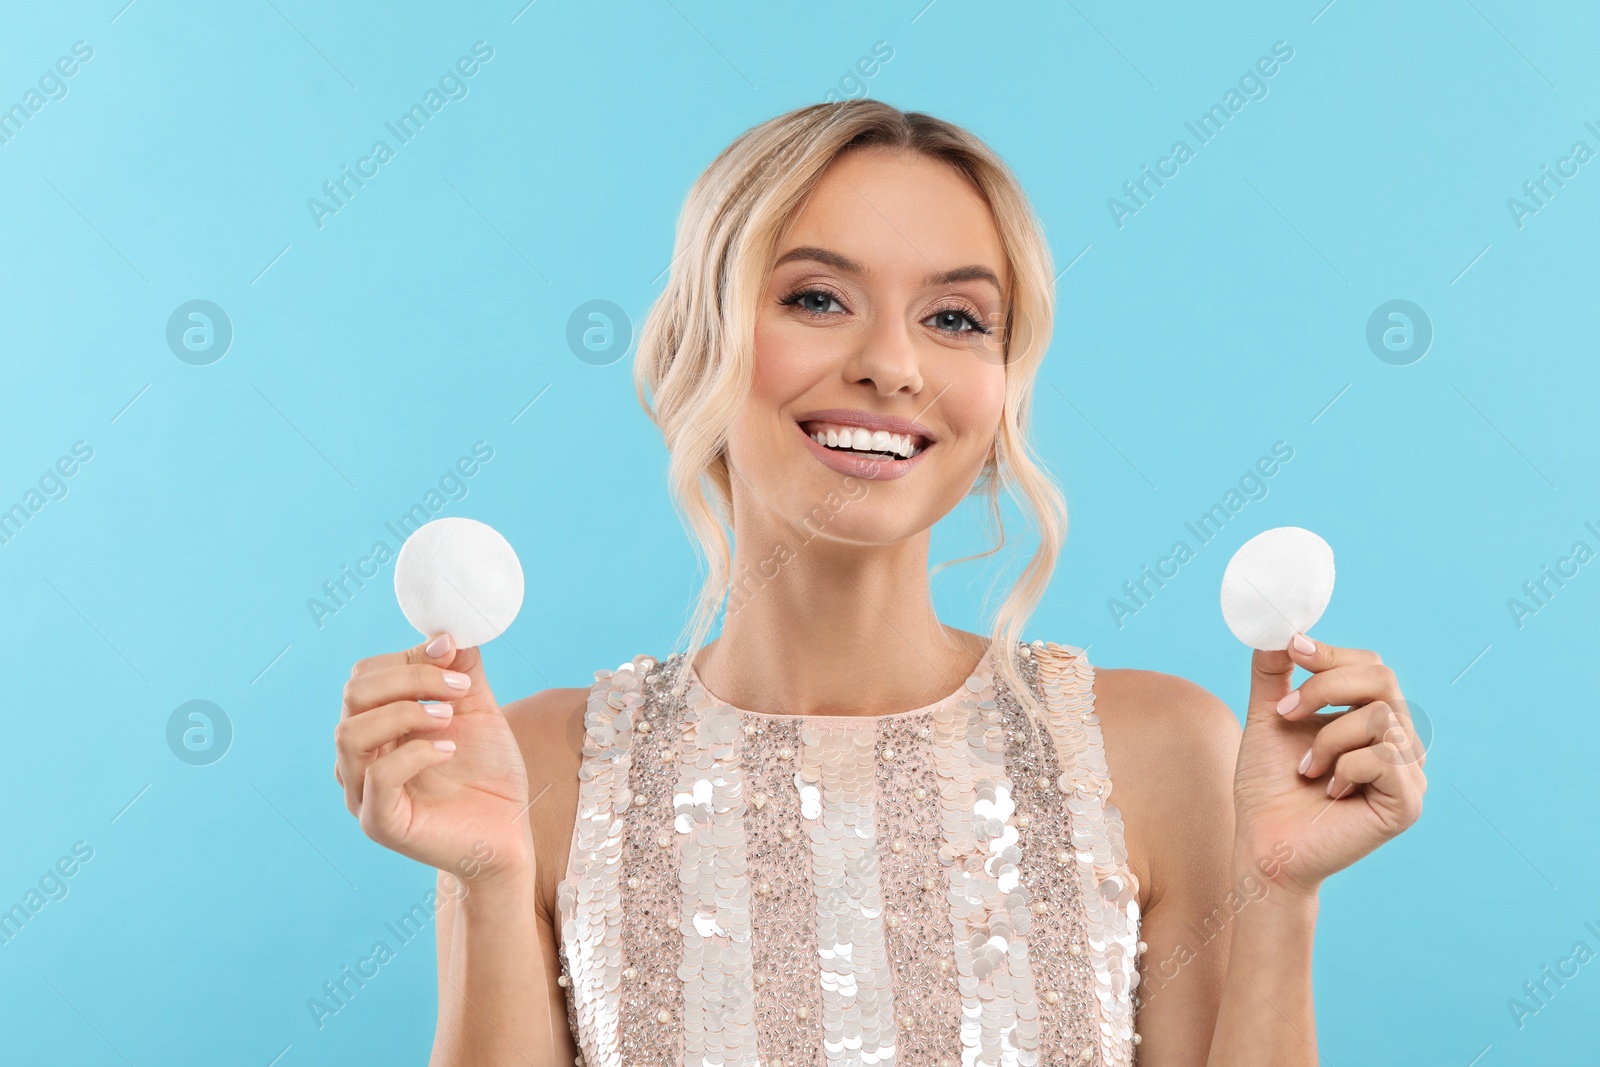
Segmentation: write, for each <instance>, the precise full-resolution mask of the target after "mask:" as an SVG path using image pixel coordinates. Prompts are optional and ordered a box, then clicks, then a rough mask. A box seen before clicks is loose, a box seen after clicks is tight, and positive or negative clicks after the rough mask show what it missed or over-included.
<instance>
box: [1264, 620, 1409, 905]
mask: <svg viewBox="0 0 1600 1067" xmlns="http://www.w3.org/2000/svg"><path fill="white" fill-rule="evenodd" d="M1307 640H1309V639H1307V638H1305V637H1303V636H1301V635H1297V636H1296V638H1295V640H1294V641H1291V642H1290V643H1289V648H1288V649H1287V650H1285V651H1261V650H1260V649H1257V650H1256V651H1255V652H1254V654H1253V655H1252V658H1251V682H1250V707H1249V710H1248V711H1247V713H1246V716H1245V726H1244V737H1243V739H1242V740H1241V741H1240V745H1239V762H1238V766H1237V769H1236V771H1235V774H1234V812H1235V817H1236V827H1235V837H1234V841H1235V856H1236V864H1238V865H1239V866H1240V867H1241V869H1242V868H1243V867H1244V866H1248V867H1249V868H1250V869H1251V870H1252V871H1260V872H1261V873H1263V874H1265V873H1267V871H1268V868H1269V866H1276V867H1277V870H1276V871H1275V872H1273V873H1272V874H1271V875H1270V876H1269V881H1271V882H1272V883H1273V884H1275V885H1277V886H1280V887H1283V888H1286V889H1290V890H1292V891H1295V892H1298V893H1303V894H1306V895H1311V894H1315V893H1316V891H1317V889H1318V887H1319V886H1320V885H1321V884H1322V880H1323V879H1324V878H1326V877H1327V876H1328V875H1330V874H1332V873H1333V872H1334V871H1337V870H1341V869H1343V868H1345V867H1348V866H1349V865H1350V864H1352V863H1354V862H1355V861H1356V860H1358V859H1360V858H1361V857H1362V856H1365V855H1366V854H1367V853H1369V852H1371V851H1372V850H1373V849H1375V848H1377V847H1378V846H1379V845H1381V844H1382V843H1383V842H1385V841H1387V840H1388V839H1389V838H1391V837H1394V836H1395V835H1397V834H1399V833H1400V832H1401V831H1403V830H1405V829H1406V828H1407V827H1409V826H1410V825H1411V824H1412V823H1414V822H1416V821H1417V817H1418V816H1419V815H1421V814H1422V795H1423V793H1424V792H1426V791H1427V778H1426V776H1425V775H1424V774H1423V771H1422V767H1423V764H1424V763H1425V762H1426V760H1427V756H1426V753H1425V752H1424V751H1423V746H1422V743H1421V741H1420V740H1419V739H1418V737H1417V732H1416V729H1415V727H1414V726H1413V724H1412V720H1411V715H1410V713H1409V709H1408V708H1407V705H1406V700H1405V698H1404V697H1403V696H1402V695H1401V693H1400V685H1399V682H1398V681H1397V680H1396V679H1395V676H1394V672H1393V671H1392V670H1390V669H1389V668H1388V667H1386V666H1384V664H1383V660H1382V659H1380V658H1379V656H1378V654H1377V653H1376V652H1369V651H1367V650H1366V649H1360V648H1338V647H1336V646H1333V645H1326V644H1323V643H1322V642H1320V641H1319V642H1315V643H1314V644H1315V647H1314V650H1313V651H1311V652H1302V651H1301V650H1300V648H1299V647H1298V646H1297V644H1296V642H1298V641H1307ZM1297 665H1298V666H1301V667H1304V668H1305V669H1306V670H1308V671H1310V672H1311V677H1310V678H1308V679H1306V681H1305V682H1304V683H1303V684H1302V685H1301V686H1300V687H1299V688H1298V689H1295V688H1292V687H1291V686H1290V684H1289V683H1290V680H1291V679H1292V677H1293V675H1294V669H1295V667H1296V666H1297ZM1346 706H1348V707H1349V709H1350V710H1348V711H1333V712H1329V711H1326V710H1325V709H1332V708H1338V707H1346ZM1319 713H1321V714H1319ZM1285 846H1287V847H1288V849H1289V850H1292V851H1290V852H1287V853H1286V852H1285ZM1285 855H1287V856H1288V858H1287V859H1286V860H1284V861H1283V862H1282V863H1281V864H1271V863H1270V861H1267V857H1268V856H1276V857H1278V858H1279V859H1283V857H1284V856H1285Z"/></svg>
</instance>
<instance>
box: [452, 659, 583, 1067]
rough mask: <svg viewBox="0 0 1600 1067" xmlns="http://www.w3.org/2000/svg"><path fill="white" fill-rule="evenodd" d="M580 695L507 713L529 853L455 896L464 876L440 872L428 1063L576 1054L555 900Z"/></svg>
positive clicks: (537, 1064)
mask: <svg viewBox="0 0 1600 1067" xmlns="http://www.w3.org/2000/svg"><path fill="white" fill-rule="evenodd" d="M586 697H587V690H585V689H547V690H545V691H543V692H540V693H536V694H534V695H533V696H530V697H527V698H526V699H524V700H519V701H516V702H514V703H512V704H508V705H506V707H505V708H504V709H503V710H504V715H505V720H506V723H507V725H508V726H509V727H510V728H511V732H512V734H513V735H514V736H515V737H516V740H517V746H518V749H519V750H520V752H521V753H522V757H523V763H524V765H525V766H526V767H527V772H528V785H529V802H528V806H527V810H526V811H525V812H523V813H522V817H521V818H520V819H519V820H518V829H519V830H521V831H523V834H522V837H521V840H522V841H523V843H524V844H525V845H526V847H527V849H528V856H529V861H528V862H527V863H519V864H517V865H516V871H517V873H516V874H515V875H514V876H513V877H508V878H503V877H500V876H499V875H498V872H497V873H496V877H495V878H494V880H493V881H485V880H484V879H483V878H481V877H479V878H468V879H467V881H466V883H465V884H466V885H467V886H468V888H467V890H466V891H465V892H464V893H463V891H462V890H461V889H459V888H455V889H454V891H453V892H451V891H450V890H451V889H452V888H453V886H459V885H460V884H461V883H458V882H455V880H454V879H453V878H452V876H451V875H450V874H449V873H447V872H443V871H441V872H440V875H439V900H440V901H441V904H440V907H439V911H438V922H437V924H436V925H437V928H438V929H437V937H438V952H439V1023H438V1029H437V1032H436V1035H435V1038H434V1048H433V1058H432V1060H430V1061H429V1062H430V1064H431V1067H456V1065H469V1064H470V1065H472V1067H500V1065H508V1067H546V1065H554V1064H570V1063H573V1062H575V1060H576V1058H577V1054H578V1052H577V1048H576V1045H575V1043H574V1041H573V1037H572V1031H571V1029H570V1028H569V1027H568V1024H567V1014H566V995H565V990H563V989H562V988H561V986H559V985H558V984H557V981H556V980H557V978H558V977H560V974H561V959H560V941H559V939H558V937H557V928H556V922H557V920H556V918H555V913H554V908H555V899H556V887H557V885H558V883H559V881H560V878H561V877H562V875H563V874H564V873H565V867H566V858H567V851H568V848H569V846H570V843H571V840H572V837H571V830H572V824H573V820H574V817H575V815H576V812H577V771H578V764H579V761H580V754H581V750H582V744H583V711H584V708H585V706H586ZM469 873H470V872H469ZM480 883H481V884H480Z"/></svg>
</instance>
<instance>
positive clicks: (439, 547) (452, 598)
mask: <svg viewBox="0 0 1600 1067" xmlns="http://www.w3.org/2000/svg"><path fill="white" fill-rule="evenodd" d="M394 594H395V596H396V597H398V598H399V600H400V610H401V611H402V612H403V613H404V614H405V617H406V621H407V622H409V623H410V624H411V625H412V626H415V627H416V628H417V629H418V630H420V631H422V633H423V634H424V635H425V636H432V635H433V634H437V633H447V634H449V635H450V636H451V638H452V639H453V640H454V641H455V643H456V647H457V648H472V647H473V646H475V645H482V644H486V643H487V642H489V641H493V640H494V639H495V638H496V637H499V636H500V635H501V634H503V633H505V631H506V630H507V628H509V627H510V626H511V622H512V620H513V619H515V618H516V617H517V612H518V611H519V610H520V609H521V608H522V564H521V563H519V562H517V554H516V552H515V551H513V550H512V548H511V544H510V542H508V541H507V540H506V539H505V538H504V537H501V536H500V534H499V532H498V531H496V530H495V529H494V527H492V526H487V525H485V524H484V523H481V522H478V521H477V520H476V519H463V518H455V517H452V518H446V519H434V520H433V521H432V522H429V523H424V524H423V525H422V526H421V527H419V528H418V529H417V531H416V532H415V533H413V534H412V535H411V536H410V537H408V538H406V543H405V544H403V545H401V546H400V555H399V557H398V558H396V559H395V561H394Z"/></svg>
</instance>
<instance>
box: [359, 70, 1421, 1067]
mask: <svg viewBox="0 0 1600 1067" xmlns="http://www.w3.org/2000/svg"><path fill="white" fill-rule="evenodd" d="M676 253H677V254H676V256H675V258H674V260H673V269H672V274H671V278H670V280H669V282H668V285H667V288H666V291H665V292H664V293H663V294H662V296H661V297H660V299H659V300H658V301H657V303H656V305H655V306H654V308H653V309H652V311H651V313H650V317H649V319H648V321H647V322H646V324H645V326H644V329H643V331H642V333H641V337H640V347H639V355H638V360H637V364H636V376H637V380H638V385H639V392H640V400H641V402H642V403H644V404H645V407H646V410H647V411H649V412H650V414H651V416H652V418H653V419H654V420H655V422H656V424H657V425H658V426H659V427H660V428H661V430H662V432H663V434H664V436H665V438H666V442H667V444H668V446H669V448H670V450H671V453H672V463H671V481H672V486H673V489H674V492H675V495H676V496H677V498H678V499H679V501H680V503H681V505H682V507H683V509H684V511H685V513H686V517H687V520H688V524H689V526H690V528H691V529H692V531H693V532H694V534H695V535H696V537H697V538H698V539H699V540H700V541H701V543H702V546H703V547H704V549H705V551H706V554H707V557H708V560H709V563H710V567H709V571H710V573H709V577H708V580H707V583H706V589H705V591H704V593H703V595H702V597H701V600H700V604H699V610H698V611H697V613H696V615H695V617H694V619H693V620H692V622H691V628H690V629H691V636H690V637H689V639H688V640H687V641H686V642H685V647H687V648H688V649H691V650H693V651H692V652H688V653H677V654H674V655H671V656H669V657H667V658H666V659H665V660H660V661H658V660H656V659H655V658H653V657H648V656H638V657H635V658H634V660H633V661H632V662H630V663H628V664H625V665H623V666H622V667H621V668H619V669H618V670H616V671H598V672H596V676H595V682H594V683H593V685H591V686H588V687H583V688H575V689H552V690H547V691H545V692H541V693H538V694H535V695H533V696H531V697H527V698H525V699H522V700H519V701H516V702H514V703H512V704H509V705H507V706H505V707H504V708H501V707H500V705H499V704H498V703H497V701H496V699H495V696H494V694H493V693H492V691H491V690H490V688H489V684H488V681H487V679H486V678H485V676H484V672H483V668H482V663H481V661H480V658H479V652H478V650H477V649H475V648H466V649H458V648H456V647H455V646H454V645H453V644H452V642H451V640H450V638H449V635H438V636H436V637H435V638H433V639H432V640H430V641H428V642H425V643H423V644H420V645H418V646H416V647H414V648H411V649H408V650H405V651H403V652H396V653H391V654H389V655H383V656H377V657H373V658H371V659H366V660H362V661H361V662H360V663H358V664H356V666H355V670H354V672H353V674H352V677H351V679H350V681H349V683H348V685H347V686H346V689H345V697H344V714H343V719H342V721H341V723H340V725H339V727H338V730H337V748H338V761H337V768H336V775H337V777H338V778H339V781H340V782H341V784H342V785H343V786H344V788H345V793H346V801H347V804H348V806H349V809H350V811H351V812H352V813H354V814H356V815H357V816H358V817H359V818H360V820H361V825H362V828H363V830H364V831H365V832H366V833H367V834H368V835H369V836H371V837H372V838H373V839H374V840H376V841H378V842H379V843H381V844H383V845H385V846H387V847H389V848H392V849H394V850H396V851H398V852H401V853H403V854H404V855H407V856H411V857H412V858H414V859H417V860H419V861H420V862H423V863H427V864H429V865H431V866H434V867H436V868H438V869H439V871H440V875H439V889H438V893H439V897H440V901H441V902H440V905H439V911H438V923H437V925H438V937H439V990H440V994H439V1005H440V1007H439V1022H438V1033H437V1040H436V1043H435V1046H434V1055H433V1063H435V1064H473V1065H476V1067H482V1065H486V1064H557V1063H573V1062H583V1063H589V1064H591V1065H596V1064H602V1063H604V1064H627V1065H630V1067H631V1065H633V1064H643V1063H650V1064H679V1063H691V1064H695V1065H699V1064H702V1063H726V1064H757V1063H760V1064H762V1065H764V1067H778V1065H782V1067H789V1065H793V1064H801V1063H804V1064H814V1063H823V1062H826V1063H828V1064H836V1063H861V1064H879V1065H885V1064H894V1063H901V1064H916V1065H922V1064H943V1063H951V1064H954V1063H963V1064H973V1063H983V1064H1000V1063H1005V1064H1036V1063H1037V1064H1043V1063H1049V1064H1060V1063H1068V1062H1071V1063H1095V1064H1126V1063H1130V1062H1132V1061H1133V1058H1134V1055H1135V1053H1136V1052H1137V1055H1138V1058H1139V1062H1141V1063H1143V1064H1146V1065H1158V1067H1178V1065H1196V1064H1202V1063H1214V1064H1228V1065H1230V1067H1233V1065H1240V1064H1256V1063H1261V1064H1268V1063H1270V1064H1274V1065H1284V1064H1291V1065H1296V1064H1298V1065H1306V1067H1309V1065H1311V1064H1314V1063H1316V1062H1317V1052H1316V1043H1315V1033H1314V1020H1313V1011H1312V995H1311V946H1312V940H1313V937H1312V935H1313V930H1314V926H1315V921H1316V915H1317V895H1318V888H1319V886H1320V885H1321V883H1322V881H1323V879H1324V878H1326V877H1327V876H1328V875H1329V874H1331V873H1332V872H1334V871H1336V870H1339V869H1340V868H1342V867H1345V866H1347V865H1348V864H1350V863H1352V862H1353V861H1355V860H1356V859H1358V858H1359V857H1361V856H1362V855H1364V854H1366V853H1367V852H1369V851H1371V850H1372V849H1373V848H1375V847H1376V846H1377V845H1378V844H1380V843H1381V842H1382V841H1384V840H1385V839H1387V838H1389V837H1392V836H1394V835H1395V834H1397V833H1399V832H1400V831H1402V830H1403V829H1405V828H1406V827H1407V826H1409V825H1410V824H1411V823H1412V822H1413V821H1414V820H1415V819H1416V818H1417V816H1418V814H1419V812H1420V810H1421V799H1422V794H1423V789H1424V778H1423V773H1422V767H1421V764H1422V760H1421V757H1420V746H1419V744H1418V742H1417V739H1416V736H1415V733H1414V732H1413V730H1412V727H1411V724H1410V721H1409V718H1408V716H1407V715H1406V713H1405V703H1404V700H1403V698H1402V697H1401V694H1400V690H1399V688H1398V686H1397V684H1396V681H1395V677H1394V674H1393V672H1392V671H1390V670H1389V669H1388V668H1387V667H1385V666H1384V665H1383V664H1382V662H1381V660H1380V659H1379V657H1378V656H1377V655H1376V654H1375V653H1373V652H1369V651H1365V650H1362V649H1353V648H1340V647H1334V646H1331V645H1327V644H1323V643H1320V642H1315V641H1311V640H1310V639H1308V638H1306V637H1305V636H1304V635H1297V637H1296V639H1295V641H1294V643H1293V644H1292V645H1291V647H1290V648H1289V649H1288V650H1286V651H1257V652H1255V653H1253V656H1252V664H1251V687H1250V704H1249V708H1248V712H1247V716H1246V723H1245V727H1244V729H1243V731H1242V734H1241V731H1240V729H1239V726H1238V723H1237V720H1236V719H1235V717H1234V715H1233V714H1232V712H1231V711H1230V710H1229V709H1228V707H1227V706H1226V705H1225V704H1224V703H1223V702H1222V701H1220V700H1218V699H1217V698H1216V697H1214V696H1212V695H1211V694H1210V693H1208V692H1206V691H1205V690H1203V689H1201V688H1200V687H1199V686H1196V685H1194V684H1192V683H1190V682H1188V681H1185V680H1183V679H1180V678H1175V677H1171V676H1168V675H1164V674H1159V673H1156V672H1152V671H1140V670H1126V669H1121V670H1101V671H1095V670H1094V669H1093V668H1092V667H1091V666H1090V665H1089V663H1088V660H1087V657H1086V656H1085V655H1084V654H1083V652H1082V650H1080V649H1078V648H1075V647H1073V646H1071V645H1057V644H1054V643H1050V644H1045V643H1043V642H1038V641H1035V642H1033V643H1032V644H1024V643H1022V642H1021V641H1020V640H1019V634H1020V631H1021V629H1022V627H1023V625H1024V624H1025V622H1026V619H1027V617H1028V615H1029V613H1030V612H1031V611H1032V609H1033V608H1034V606H1035V605H1036V604H1037V602H1038V600H1039V598H1040V596H1041V595H1042V593H1043V592H1044V589H1045V587H1046V584H1047V582H1048V580H1049V577H1050V574H1051V571H1052V569H1053V567H1054V564H1055V561H1056V558H1057V555H1058V551H1059V547H1060V545H1061V543H1062V538H1063V533H1064V526H1065V507H1064V504H1063V502H1062V498H1061V495H1060V493H1059V491H1058V490H1057V489H1056V488H1055V486H1054V484H1053V483H1052V481H1051V480H1050V478H1049V477H1048V476H1047V475H1046V473H1045V472H1044V471H1043V470H1042V469H1041V467H1040V466H1039V465H1038V463H1037V462H1036V461H1035V460H1034V459H1033V458H1032V456H1031V454H1030V450H1029V445H1028V441H1027V437H1026V425H1027V415H1028V411H1029V407H1030V400H1031V397H1032V390H1033V386H1034V379H1035V375H1036V372H1037V370H1038V367H1039V363H1040V361H1041V360H1042V359H1043V356H1044V351H1045V346H1046V344H1047V342H1048V338H1049V333H1050V324H1051V316H1052V313H1053V302H1054V301H1053V296H1052V284H1053V274H1052V267H1051V262H1050V256H1049V252H1048V248H1047V246H1046V244H1045V241H1044V239H1043V236H1042V233H1041V230H1040V228H1039V225H1038V223H1037V221H1036V220H1035V218H1034V216H1033V214H1032V212H1031V210H1030V208H1029V206H1028V203H1027V201H1026V199H1025V198H1024V196H1023V194H1022V192H1021V190H1020V188H1019V187H1018V185H1017V183H1016V181H1015V179H1014V178H1013V177H1012V176H1011V174H1010V173H1009V171H1008V170H1007V168H1006V167H1005V165H1004V164H1003V163H1002V162H1001V161H1000V160H999V159H998V158H997V157H996V156H995V155H994V154H993V153H992V152H991V151H990V150H989V149H987V148H986V147H985V146H984V145H983V144H982V143H981V142H980V141H978V140H977V139H976V138H975V137H973V136H972V135H971V134H969V133H967V132H965V131H964V130H961V129H959V128H957V127H954V126H951V125H949V124H947V123H944V122H941V121H939V120H936V119H933V118H931V117H929V116H926V115H922V114H917V113H909V114H907V113H902V112H900V111H898V110H896V109H895V108H892V107H889V106H888V105H885V104H882V103H877V102H873V101H868V100H860V101H847V102H843V103H837V104H823V105H817V106H813V107H806V108H801V109H799V110H797V111H794V112H791V113H789V114H786V115H781V116H779V117H777V118H775V119H772V120H770V121H768V122H766V123H763V124H762V125H760V126H757V127H755V128H754V129H752V130H750V131H748V132H746V133H745V134H744V135H742V136H741V137H740V138H738V139H737V140H736V141H735V142H734V143H733V144H732V145H731V146H730V147H729V148H728V149H727V150H726V151H724V152H723V153H722V154H721V155H720V156H719V157H718V158H717V159H716V160H715V161H714V162H713V163H712V165H711V166H710V167H709V168H708V169H707V171H706V173H705V174H704V175H702V177H701V178H700V180H699V181H698V182H697V183H696V184H695V186H694V188H693V190H692V191H691V193H690V195H689V198H688V202H687V204H686V206H685V209H684V212H683V215H682V218H681V219H680V224H679V229H678V236H677V249H676ZM647 394H648V398H647ZM1001 485H1004V486H1006V487H1007V488H1009V489H1012V490H1015V491H1016V492H1017V493H1018V495H1019V497H1020V499H1021V500H1022V501H1023V502H1025V503H1026V505H1027V506H1028V507H1029V508H1030V510H1031V511H1032V512H1033V515H1034V518H1035V520H1036V524H1037V526H1038V529H1039V533H1040V538H1039V542H1040V543H1039V547H1038V550H1037V552H1036V553H1035V555H1034V556H1033V559H1032V561H1031V563H1030V565H1029V566H1028V568H1027V569H1026V571H1025V573H1024V574H1023V577H1022V579H1021V581H1020V582H1019V584H1018V586H1017V588H1016V589H1015V590H1013V592H1012V594H1011V596H1010V598H1009V600H1008V601H1007V602H1006V603H1005V604H1004V605H1003V606H1002V607H1001V609H1000V611H999V612H998V613H997V618H996V621H995V625H994V627H993V631H992V633H990V634H989V635H988V636H987V638H985V637H982V636H979V635H977V634H974V633H969V632H966V631H963V630H960V629H957V628H954V627H951V626H947V625H945V624H944V623H942V622H941V621H940V620H939V619H938V618H937V616H936V614H935V612H934V610H933V606H932V603H931V597H930V590H929V575H928V569H927V556H928V542H929V530H930V528H931V527H932V526H933V525H934V523H935V522H937V521H938V520H939V519H940V518H941V517H943V516H944V515H946V514H947V513H949V511H950V510H951V509H952V508H954V507H955V506H956V504H957V503H959V502H960V501H961V500H962V499H963V498H964V497H965V496H967V495H968V493H969V492H972V491H974V490H977V491H982V492H986V493H987V494H988V495H989V496H990V500H991V505H992V506H993V507H994V514H995V516H996V518H997V519H998V517H999V510H998V504H997V493H998V488H999V487H1000V486H1001ZM705 489H709V491H710V499H709V500H708V499H707V497H706V496H705V495H703V491H704V490H705ZM724 523H726V524H727V525H729V526H731V527H732V532H733V534H734V536H733V538H732V542H733V543H732V548H731V551H730V548H729V544H728V540H727V533H726V531H725V530H724V526H723V524H724ZM1003 541H1004V537H1003V531H1002V535H1001V542H1002V544H1003ZM724 599H726V615H725V618H724V622H723V626H722V630H721V633H720V636H719V637H717V638H716V639H715V640H714V641H712V642H711V643H710V644H705V645H703V644H702V640H703V638H704V636H705V634H706V633H707V632H708V630H709V626H710V623H711V621H712V619H713V617H714V613H715V611H716V610H717V609H718V608H719V607H722V606H723V601H724ZM1296 666H1299V667H1302V668H1304V669H1306V670H1307V671H1309V672H1311V677H1310V678H1309V679H1308V680H1307V681H1306V682H1305V683H1304V684H1302V685H1301V686H1299V687H1298V688H1292V687H1291V684H1290V683H1291V676H1292V674H1293V672H1294V669H1295V667H1296ZM1336 707H1349V708H1350V709H1351V710H1349V711H1345V712H1342V713H1331V714H1319V713H1321V712H1324V711H1325V709H1330V708H1336ZM1113 781H1114V782H1115V784H1116V803H1115V804H1112V803H1110V800H1109V798H1110V795H1111V783H1112V782H1113Z"/></svg>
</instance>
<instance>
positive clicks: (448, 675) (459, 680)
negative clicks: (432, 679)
mask: <svg viewBox="0 0 1600 1067" xmlns="http://www.w3.org/2000/svg"><path fill="white" fill-rule="evenodd" d="M444 684H445V685H448V686H449V687H450V688H451V689H465V688H466V687H467V686H469V685H471V684H472V679H471V678H468V677H467V676H466V675H464V674H462V673H461V672H460V671H445V672H444Z"/></svg>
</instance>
